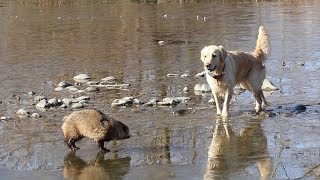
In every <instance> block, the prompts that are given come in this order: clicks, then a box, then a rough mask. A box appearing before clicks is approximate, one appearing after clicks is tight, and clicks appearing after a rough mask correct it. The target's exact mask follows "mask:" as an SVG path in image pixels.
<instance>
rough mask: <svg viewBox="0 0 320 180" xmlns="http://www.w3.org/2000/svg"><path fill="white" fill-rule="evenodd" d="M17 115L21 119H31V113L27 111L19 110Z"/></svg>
mask: <svg viewBox="0 0 320 180" xmlns="http://www.w3.org/2000/svg"><path fill="white" fill-rule="evenodd" d="M16 115H17V116H18V117H19V118H26V117H29V112H28V111H26V110H25V109H19V110H18V111H17V112H16Z"/></svg>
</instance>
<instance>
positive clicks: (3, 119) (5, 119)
mask: <svg viewBox="0 0 320 180" xmlns="http://www.w3.org/2000/svg"><path fill="white" fill-rule="evenodd" d="M11 119H12V118H11V117H7V116H2V117H1V118H0V120H1V121H8V120H11Z"/></svg>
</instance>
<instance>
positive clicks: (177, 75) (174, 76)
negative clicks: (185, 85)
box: [167, 73, 180, 77]
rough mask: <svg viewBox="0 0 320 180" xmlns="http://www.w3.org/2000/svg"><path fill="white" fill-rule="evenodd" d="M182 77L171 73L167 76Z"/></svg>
mask: <svg viewBox="0 0 320 180" xmlns="http://www.w3.org/2000/svg"><path fill="white" fill-rule="evenodd" d="M178 76H180V75H179V74H172V73H169V74H167V77H178Z"/></svg>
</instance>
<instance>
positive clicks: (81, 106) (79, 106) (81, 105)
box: [71, 103, 84, 109]
mask: <svg viewBox="0 0 320 180" xmlns="http://www.w3.org/2000/svg"><path fill="white" fill-rule="evenodd" d="M80 108H84V104H82V103H74V104H73V105H72V106H71V109H80Z"/></svg>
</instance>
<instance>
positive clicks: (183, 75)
mask: <svg viewBox="0 0 320 180" xmlns="http://www.w3.org/2000/svg"><path fill="white" fill-rule="evenodd" d="M181 77H182V78H185V77H190V75H189V74H182V75H181Z"/></svg>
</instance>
